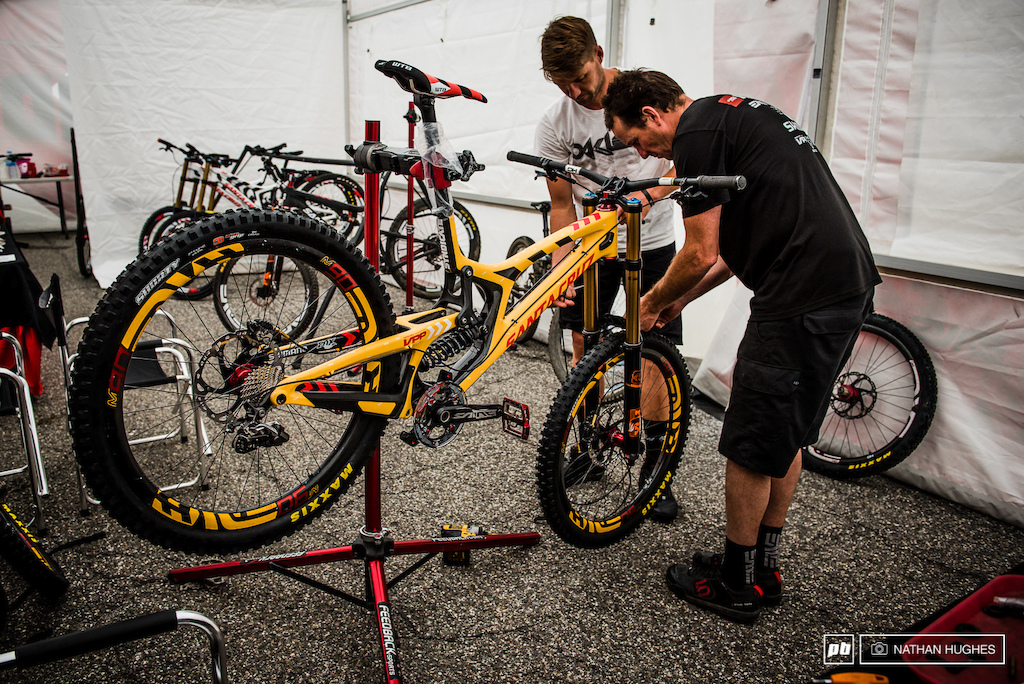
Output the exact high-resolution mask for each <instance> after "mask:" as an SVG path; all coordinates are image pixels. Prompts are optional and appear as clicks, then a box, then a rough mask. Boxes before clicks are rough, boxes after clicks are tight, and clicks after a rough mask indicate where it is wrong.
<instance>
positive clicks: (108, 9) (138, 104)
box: [61, 0, 347, 286]
mask: <svg viewBox="0 0 1024 684" xmlns="http://www.w3.org/2000/svg"><path fill="white" fill-rule="evenodd" d="M61 15H62V20H63V26H64V38H65V45H66V53H67V64H68V72H69V74H70V78H71V91H72V92H71V99H72V105H73V112H74V121H75V133H76V139H77V141H78V152H79V167H80V171H81V177H82V192H83V195H84V197H85V209H86V215H87V216H88V220H89V234H90V238H91V240H92V258H93V268H94V272H95V276H96V279H97V280H98V281H99V283H100V285H103V286H106V285H108V284H109V283H110V282H111V281H112V280H113V279H114V278H115V277H116V276H117V275H118V273H120V272H121V270H122V268H123V267H124V266H125V265H126V264H127V263H128V262H129V261H131V260H132V259H133V258H134V257H135V256H136V252H137V249H138V233H139V229H140V228H141V226H142V223H143V221H144V220H145V219H146V217H147V216H148V215H149V214H150V212H152V211H153V210H154V209H156V208H157V207H160V206H163V205H164V204H168V203H170V201H171V200H172V199H173V183H174V181H175V179H176V163H175V160H174V159H172V156H171V155H170V154H169V153H167V152H163V151H160V150H159V148H158V146H157V142H156V140H157V138H158V137H161V138H165V139H168V140H170V141H172V142H175V143H177V144H179V145H182V146H184V143H186V142H189V143H192V144H193V145H195V146H196V147H198V148H200V149H201V150H204V151H209V152H219V153H225V154H231V155H233V156H235V155H238V154H239V153H240V152H241V150H242V148H243V147H244V146H245V145H246V144H261V145H265V146H268V147H269V146H273V145H276V144H279V143H281V142H287V143H288V145H289V149H304V150H305V151H306V153H307V154H316V155H317V156H323V157H341V156H343V154H344V152H343V146H344V144H345V143H346V142H347V140H346V139H345V137H344V131H343V130H342V129H343V128H344V125H343V115H342V113H343V104H344V92H345V78H344V73H343V69H342V65H343V63H344V60H343V55H344V52H343V37H344V29H343V26H344V17H343V15H342V8H341V5H340V3H339V2H337V0H220V1H218V2H199V1H196V0H163V1H162V2H146V1H145V0H122V1H120V2H117V3H108V2H93V1H90V0H62V2H61ZM178 161H180V160H178Z"/></svg>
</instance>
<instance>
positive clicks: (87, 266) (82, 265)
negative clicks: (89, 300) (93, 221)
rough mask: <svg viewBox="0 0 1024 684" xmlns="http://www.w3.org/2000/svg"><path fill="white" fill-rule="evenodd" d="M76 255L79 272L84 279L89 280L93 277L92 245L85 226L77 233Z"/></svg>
mask: <svg viewBox="0 0 1024 684" xmlns="http://www.w3.org/2000/svg"><path fill="white" fill-rule="evenodd" d="M75 254H76V255H77V257H78V272H79V273H81V274H82V277H83V278H88V277H89V276H91V275H92V245H91V243H90V242H89V229H88V228H87V227H86V226H85V224H83V225H82V227H81V228H79V229H78V230H76V231H75Z"/></svg>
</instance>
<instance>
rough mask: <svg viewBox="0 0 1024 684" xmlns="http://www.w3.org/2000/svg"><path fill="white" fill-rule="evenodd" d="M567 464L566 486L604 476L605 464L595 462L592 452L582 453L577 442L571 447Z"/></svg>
mask: <svg viewBox="0 0 1024 684" xmlns="http://www.w3.org/2000/svg"><path fill="white" fill-rule="evenodd" d="M568 461H569V462H568V463H566V465H565V486H566V487H575V486H576V485H578V484H583V483H584V482H597V481H598V480H600V479H601V478H602V477H603V476H604V466H603V465H600V464H598V463H594V459H592V458H590V454H586V453H580V450H579V447H577V446H576V445H575V444H574V445H573V446H571V447H569V459H568Z"/></svg>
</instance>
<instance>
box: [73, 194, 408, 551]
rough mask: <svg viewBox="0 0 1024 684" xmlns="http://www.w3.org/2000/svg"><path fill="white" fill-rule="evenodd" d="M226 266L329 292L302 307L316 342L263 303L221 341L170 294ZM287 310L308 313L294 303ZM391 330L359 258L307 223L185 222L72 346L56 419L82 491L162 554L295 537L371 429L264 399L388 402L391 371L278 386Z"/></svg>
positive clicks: (378, 289)
mask: <svg viewBox="0 0 1024 684" xmlns="http://www.w3.org/2000/svg"><path fill="white" fill-rule="evenodd" d="M227 263H234V264H235V266H236V268H235V269H233V270H239V271H241V272H242V273H240V275H239V277H238V279H239V280H240V281H243V282H246V283H248V282H250V280H249V277H248V275H249V274H248V273H247V271H248V270H250V269H249V266H248V265H250V264H251V265H260V269H262V265H264V264H267V263H273V264H275V265H277V264H281V265H282V270H281V271H280V273H281V274H282V276H283V281H282V282H285V281H292V280H294V281H295V282H296V289H297V290H298V289H305V290H306V291H307V292H308V291H310V288H309V287H308V286H307V285H305V284H302V283H301V282H299V281H305V280H307V279H309V278H311V279H313V280H315V281H316V291H317V292H319V293H321V294H320V296H319V299H321V300H323V301H326V297H327V295H326V293H328V292H329V293H331V294H332V295H334V296H333V297H332V299H331V301H330V306H321V304H322V302H321V301H315V302H313V304H314V305H315V306H316V308H317V310H318V314H319V315H320V324H319V329H320V330H321V331H322V332H323V333H324V335H325V337H323V338H322V339H320V340H319V341H318V342H317V343H316V344H310V345H309V346H308V347H298V346H296V345H295V344H294V342H293V340H292V338H290V337H289V335H287V334H286V333H285V328H286V322H287V321H289V320H291V317H290V316H289V315H288V314H287V312H286V313H285V314H280V310H279V308H278V307H277V306H274V307H266V306H253V305H245V306H242V305H239V306H238V307H236V308H234V309H232V314H233V316H234V317H235V318H234V319H233V323H232V326H231V328H230V329H229V330H227V331H225V330H224V328H223V327H222V326H221V325H220V324H219V323H218V321H217V315H216V313H215V312H214V304H213V303H212V302H210V301H209V300H205V301H204V300H187V299H180V298H177V297H175V296H174V293H175V292H176V291H177V289H178V288H180V287H182V286H187V285H188V284H189V283H190V282H191V281H192V280H195V279H197V278H201V277H203V274H204V272H213V271H211V269H218V268H220V267H221V266H223V265H225V264H227ZM252 268H256V266H252ZM293 277H294V278H293ZM232 278H235V276H232ZM299 285H302V287H301V288H300V287H299ZM245 292H246V294H248V292H249V290H248V289H246V290H245ZM281 295H282V296H283V295H285V293H284V292H282V293H281ZM286 299H287V301H288V302H292V303H294V304H295V305H296V306H308V302H306V299H305V296H304V295H303V294H302V293H301V292H298V291H296V292H292V293H291V295H289V296H287V297H286ZM293 300H294V301H293ZM277 301H278V302H281V300H280V299H278V300H277ZM281 303H283V302H281ZM393 327H394V313H393V312H392V310H391V304H390V302H389V300H388V298H387V295H386V293H385V292H384V290H383V287H382V286H381V282H380V279H379V278H378V277H377V276H376V274H374V273H373V272H372V270H371V269H370V267H369V264H368V262H367V261H366V259H365V258H363V257H362V255H360V254H358V253H357V252H354V251H352V250H351V249H349V248H348V247H347V246H346V245H345V243H344V242H343V240H342V239H341V237H340V236H338V235H337V233H336V232H334V231H333V230H331V229H329V228H328V227H326V226H324V225H322V224H320V223H319V222H317V221H315V220H313V219H311V218H309V217H306V216H302V215H300V214H298V213H296V212H293V211H265V210H244V211H232V212H227V213H225V214H216V215H214V216H211V217H209V218H206V219H203V220H200V221H198V222H197V223H195V224H193V225H191V226H190V227H189V228H188V229H187V230H186V231H184V232H182V233H180V234H177V235H175V236H172V237H169V238H167V239H166V240H165V241H163V242H162V243H161V244H159V245H157V246H156V247H155V248H153V249H150V250H149V251H148V252H147V253H146V254H145V255H143V257H142V258H141V259H139V260H138V261H136V262H135V263H134V264H133V265H132V266H131V267H129V269H128V270H126V271H125V272H124V273H122V274H121V275H120V276H119V277H118V279H117V280H116V281H115V283H114V284H113V285H112V286H111V287H110V289H109V290H108V291H107V293H106V295H105V296H104V298H103V299H102V300H101V301H100V303H99V305H98V306H97V308H96V311H95V312H94V313H93V315H92V317H91V318H90V320H89V325H88V327H87V328H86V331H85V332H84V333H83V337H82V341H81V343H80V345H79V353H78V357H77V359H76V361H75V367H74V376H73V382H72V393H71V408H70V415H71V426H72V440H73V443H74V447H75V453H76V455H77V457H78V460H79V463H80V464H81V466H82V470H83V473H84V475H85V478H86V480H87V481H88V484H89V486H90V487H91V489H92V490H93V492H95V494H96V496H97V498H99V499H100V500H101V501H102V502H103V506H104V507H105V508H106V509H107V510H108V511H109V512H110V514H111V515H112V516H113V517H114V518H115V519H116V520H117V521H118V522H120V523H121V524H122V525H124V526H125V527H126V528H127V529H128V530H130V531H131V532H133V533H135V534H136V535H138V536H140V537H143V538H145V539H148V540H150V541H152V542H154V543H157V544H160V545H163V546H166V547H168V548H171V549H176V550H181V551H189V552H194V553H213V554H217V555H220V554H224V553H228V552H232V551H237V550H242V549H251V548H256V547H258V546H262V545H264V544H267V543H269V542H271V541H274V540H276V539H279V538H281V537H283V536H285V535H287V534H290V533H292V532H294V531H295V530H298V529H299V528H301V527H302V526H304V525H305V524H306V523H308V522H310V521H311V520H312V519H313V518H315V517H316V516H318V515H319V514H321V513H322V512H323V511H324V510H326V508H328V507H329V506H330V505H331V504H332V503H333V502H334V501H336V500H337V499H338V498H339V497H340V495H342V494H344V493H345V491H346V490H347V489H348V488H349V486H350V485H351V484H352V482H353V481H354V479H355V478H356V476H357V475H358V474H359V471H360V469H361V468H362V466H363V463H364V462H365V460H366V458H367V457H368V456H369V454H370V453H371V452H372V448H371V445H372V444H373V443H374V440H376V439H377V438H378V437H379V436H380V434H381V432H382V431H383V429H384V426H385V422H386V419H384V418H381V417H377V416H372V415H368V414H365V413H363V412H362V411H359V410H357V409H355V408H353V407H352V405H344V406H342V407H339V406H337V405H335V406H332V407H330V408H316V407H314V406H313V405H312V403H313V399H309V397H306V396H305V395H303V398H304V399H307V400H308V402H309V403H308V404H304V403H287V404H283V405H278V404H275V403H273V402H272V401H271V399H270V397H271V395H272V393H273V392H274V390H275V389H276V388H278V387H279V386H280V387H294V388H296V389H299V388H301V387H306V388H307V389H308V391H310V392H313V393H316V392H320V393H321V394H323V393H324V392H329V391H348V392H350V393H351V394H353V395H359V394H360V393H366V395H368V396H372V395H373V394H374V393H375V392H391V391H395V387H396V385H397V382H398V380H397V378H398V370H399V369H398V365H397V363H394V362H393V360H392V359H385V360H384V361H380V362H371V363H365V364H360V365H358V366H354V367H351V368H343V369H337V372H336V373H334V374H333V375H330V376H317V377H316V378H315V380H312V381H306V382H303V383H298V382H297V381H293V382H292V383H290V384H289V383H288V378H289V377H290V376H293V375H294V374H295V373H297V372H300V371H301V370H304V369H309V368H311V367H313V366H315V365H319V364H320V363H322V362H323V361H325V360H327V359H329V358H330V357H329V356H325V355H326V354H330V353H337V352H339V351H340V350H341V349H342V348H345V349H354V348H356V347H357V346H359V345H363V344H366V343H369V342H372V341H374V340H377V339H380V338H381V337H384V336H387V335H390V334H391V333H392V332H393ZM299 391H303V390H301V389H299Z"/></svg>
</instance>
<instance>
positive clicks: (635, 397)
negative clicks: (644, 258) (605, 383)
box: [623, 199, 642, 457]
mask: <svg viewBox="0 0 1024 684" xmlns="http://www.w3.org/2000/svg"><path fill="white" fill-rule="evenodd" d="M625 210H626V268H625V271H626V278H625V280H626V283H625V288H626V344H625V359H624V362H625V368H626V373H625V383H626V387H625V395H624V401H625V411H626V440H625V444H624V445H623V450H624V451H625V452H626V455H627V456H629V457H633V456H635V455H636V454H639V453H640V385H641V377H642V374H641V371H640V345H641V337H640V266H641V259H640V210H641V205H640V202H639V201H638V200H635V199H630V200H627V202H626V206H625Z"/></svg>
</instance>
